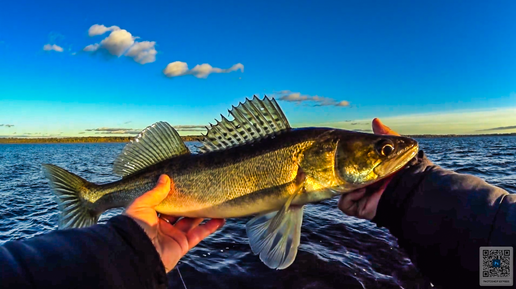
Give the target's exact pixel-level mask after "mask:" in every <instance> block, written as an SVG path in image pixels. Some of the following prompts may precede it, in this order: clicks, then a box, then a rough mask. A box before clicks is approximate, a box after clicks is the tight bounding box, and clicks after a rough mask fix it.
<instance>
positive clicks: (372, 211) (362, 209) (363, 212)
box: [358, 177, 392, 220]
mask: <svg viewBox="0 0 516 289" xmlns="http://www.w3.org/2000/svg"><path fill="white" fill-rule="evenodd" d="M391 179H392V177H391ZM388 184H389V180H387V181H384V182H383V183H382V185H381V187H379V188H378V189H376V190H375V191H374V192H373V193H372V194H370V195H368V196H366V197H364V198H363V199H362V200H363V202H362V201H360V202H359V204H358V216H359V217H360V218H363V219H368V220H372V219H373V218H374V216H375V215H376V210H377V208H378V203H379V202H380V198H381V197H382V195H383V192H384V191H385V188H386V187H387V185H388Z"/></svg>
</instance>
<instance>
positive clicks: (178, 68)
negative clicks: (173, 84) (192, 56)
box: [163, 61, 188, 77]
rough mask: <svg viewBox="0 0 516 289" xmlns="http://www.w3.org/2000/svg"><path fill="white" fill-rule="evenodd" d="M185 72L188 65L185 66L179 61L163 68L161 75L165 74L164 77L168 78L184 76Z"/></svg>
mask: <svg viewBox="0 0 516 289" xmlns="http://www.w3.org/2000/svg"><path fill="white" fill-rule="evenodd" d="M187 72H188V64H186V62H181V61H174V62H172V63H169V64H168V65H167V67H165V70H163V73H165V75H166V76H168V77H175V76H181V75H186V74H187Z"/></svg>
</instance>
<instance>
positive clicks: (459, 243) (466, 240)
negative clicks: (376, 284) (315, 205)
mask: <svg viewBox="0 0 516 289" xmlns="http://www.w3.org/2000/svg"><path fill="white" fill-rule="evenodd" d="M373 222H376V223H377V224H378V225H379V226H383V227H386V228H388V229H389V231H390V232H391V233H392V234H393V235H394V236H395V237H396V238H398V244H399V245H400V247H401V248H403V249H405V251H406V252H407V253H408V255H409V256H410V258H411V260H412V262H413V263H414V264H415V265H416V266H417V267H418V268H419V269H420V270H421V272H422V273H423V274H424V275H426V276H427V277H429V278H430V280H431V281H432V282H433V284H436V285H441V286H443V287H445V288H477V287H478V288H479V279H480V276H479V271H480V269H479V267H480V263H479V262H480V256H479V254H480V247H481V246H516V196H515V195H513V194H509V193H508V192H507V191H505V190H503V189H500V188H498V187H495V186H492V185H489V184H488V183H486V182H485V181H483V180H482V179H480V178H477V177H474V176H471V175H465V174H457V173H454V172H452V171H449V170H445V169H443V168H441V167H439V166H436V165H434V164H433V163H432V162H431V161H429V160H428V159H427V158H426V157H425V155H424V153H423V151H420V152H419V154H418V156H417V157H416V158H415V159H413V160H412V162H411V163H410V164H409V165H408V166H407V168H405V169H404V170H403V171H401V172H400V173H398V174H397V175H396V176H395V177H394V178H393V179H392V181H391V182H390V183H389V185H388V186H387V188H386V190H385V192H384V194H383V195H382V197H381V199H380V202H379V205H378V210H377V214H376V216H375V218H374V219H373ZM482 288H486V287H482ZM504 288H507V287H504Z"/></svg>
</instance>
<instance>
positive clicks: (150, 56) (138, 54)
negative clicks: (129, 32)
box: [125, 41, 158, 64]
mask: <svg viewBox="0 0 516 289" xmlns="http://www.w3.org/2000/svg"><path fill="white" fill-rule="evenodd" d="M154 45H156V42H154V41H142V42H136V43H135V44H134V45H133V46H131V47H129V50H127V52H126V53H125V55H126V56H129V57H132V58H133V59H134V61H136V62H138V63H140V64H145V63H151V62H154V61H156V54H157V53H158V52H157V51H156V49H155V48H154Z"/></svg>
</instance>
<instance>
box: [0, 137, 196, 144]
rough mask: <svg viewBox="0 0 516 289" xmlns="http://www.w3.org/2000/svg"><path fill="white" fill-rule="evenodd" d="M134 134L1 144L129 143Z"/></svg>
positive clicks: (5, 140)
mask: <svg viewBox="0 0 516 289" xmlns="http://www.w3.org/2000/svg"><path fill="white" fill-rule="evenodd" d="M133 138H134V137H132V136H130V137H129V136H128V137H125V136H115V137H112V136H111V137H109V136H108V137H62V138H57V137H52V138H44V137H41V138H28V137H27V138H25V137H24V138H0V144H36V143H127V142H129V141H130V140H132V139H133ZM202 138H203V137H202V136H200V135H199V136H196V135H187V136H182V137H181V139H182V140H183V141H200V140H202Z"/></svg>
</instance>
